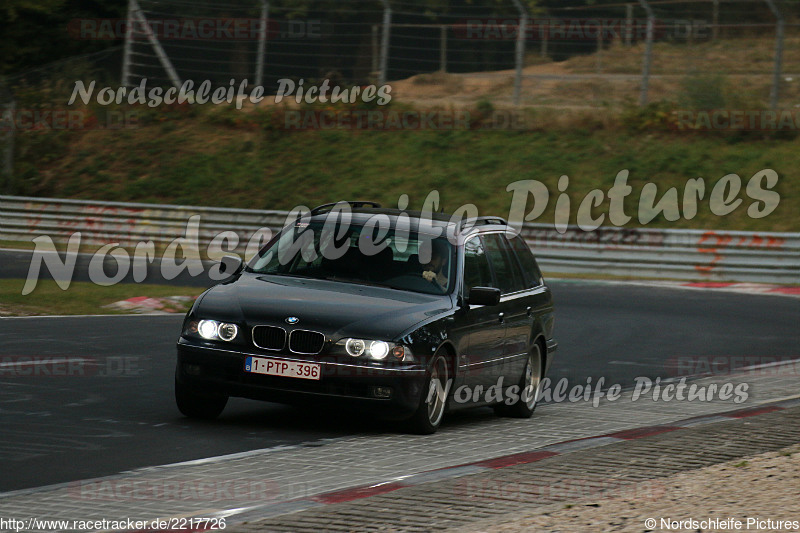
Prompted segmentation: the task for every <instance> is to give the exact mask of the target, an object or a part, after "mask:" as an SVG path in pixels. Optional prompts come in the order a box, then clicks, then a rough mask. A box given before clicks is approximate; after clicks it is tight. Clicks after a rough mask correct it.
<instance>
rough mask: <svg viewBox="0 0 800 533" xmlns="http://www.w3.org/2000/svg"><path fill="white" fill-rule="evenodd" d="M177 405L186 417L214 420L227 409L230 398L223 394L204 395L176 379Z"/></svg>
mask: <svg viewBox="0 0 800 533" xmlns="http://www.w3.org/2000/svg"><path fill="white" fill-rule="evenodd" d="M175 403H177V404H178V410H179V411H180V412H181V413H182V414H183V415H184V416H188V417H189V418H199V419H203V420H213V419H214V418H217V417H218V416H219V415H220V413H222V410H223V409H225V405H226V404H227V403H228V397H227V396H224V395H222V394H203V393H201V392H199V391H197V390H196V389H194V388H192V387H190V386H188V385H185V384H183V383H180V382H178V380H177V379H176V380H175Z"/></svg>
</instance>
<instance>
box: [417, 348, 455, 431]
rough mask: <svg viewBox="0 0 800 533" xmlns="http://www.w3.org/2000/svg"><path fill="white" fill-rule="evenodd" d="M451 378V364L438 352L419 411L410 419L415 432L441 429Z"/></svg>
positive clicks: (425, 386)
mask: <svg viewBox="0 0 800 533" xmlns="http://www.w3.org/2000/svg"><path fill="white" fill-rule="evenodd" d="M449 379H450V364H449V363H448V361H447V358H446V357H445V356H444V355H443V354H442V353H440V352H436V354H435V355H434V359H433V363H432V364H431V367H430V369H429V370H428V374H427V377H426V379H425V385H424V386H423V388H422V394H421V395H420V400H419V406H418V407H417V411H416V412H415V413H414V415H413V416H412V417H411V418H410V419H409V421H408V422H409V426H410V430H411V431H412V432H413V433H417V434H419V435H430V434H432V433H436V430H437V429H439V426H440V425H441V423H442V418H443V417H444V411H445V408H446V407H447V396H448V394H449V392H450V389H449V387H448V386H447V384H448V381H449ZM437 381H438V383H439V385H438V386H437Z"/></svg>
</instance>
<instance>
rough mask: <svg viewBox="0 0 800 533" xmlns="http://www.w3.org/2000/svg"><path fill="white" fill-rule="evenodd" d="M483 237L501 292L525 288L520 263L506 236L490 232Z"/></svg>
mask: <svg viewBox="0 0 800 533" xmlns="http://www.w3.org/2000/svg"><path fill="white" fill-rule="evenodd" d="M483 239H484V243H485V246H486V255H488V256H489V262H490V263H491V264H492V269H493V270H494V275H495V278H496V279H497V283H498V288H499V289H500V292H502V293H503V294H506V293H509V292H516V291H521V290H523V289H525V288H526V287H525V280H524V278H523V277H522V272H521V271H520V267H519V264H518V263H517V260H516V259H515V258H514V253H513V251H512V250H511V249H510V247H509V245H508V243H507V242H506V240H505V238H504V237H503V236H502V235H500V234H498V233H490V234H489V235H484V237H483Z"/></svg>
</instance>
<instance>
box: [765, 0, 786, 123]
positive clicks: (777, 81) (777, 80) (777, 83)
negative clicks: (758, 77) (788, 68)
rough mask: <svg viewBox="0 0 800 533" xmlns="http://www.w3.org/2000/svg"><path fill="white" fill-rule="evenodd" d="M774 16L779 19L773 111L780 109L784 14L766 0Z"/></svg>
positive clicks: (773, 77) (777, 25) (770, 99)
mask: <svg viewBox="0 0 800 533" xmlns="http://www.w3.org/2000/svg"><path fill="white" fill-rule="evenodd" d="M765 2H767V5H768V6H769V9H770V11H772V14H773V15H775V18H776V19H777V24H776V25H775V69H774V72H773V75H772V89H771V90H770V92H769V106H770V109H772V110H773V111H774V110H775V109H777V108H778V93H779V90H780V86H781V70H782V68H783V67H782V63H783V25H784V20H783V13H781V12H780V10H779V9H778V7H777V6H776V5H775V3H774V2H773V1H772V0H765Z"/></svg>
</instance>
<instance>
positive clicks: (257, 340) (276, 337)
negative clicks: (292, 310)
mask: <svg viewBox="0 0 800 533" xmlns="http://www.w3.org/2000/svg"><path fill="white" fill-rule="evenodd" d="M253 344H255V345H256V346H258V347H259V348H262V349H264V350H282V349H283V346H284V345H285V344H286V330H285V329H283V328H279V327H277V326H256V327H254V328H253Z"/></svg>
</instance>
